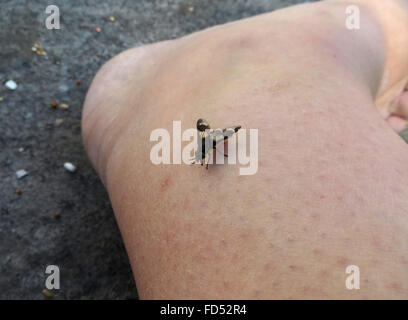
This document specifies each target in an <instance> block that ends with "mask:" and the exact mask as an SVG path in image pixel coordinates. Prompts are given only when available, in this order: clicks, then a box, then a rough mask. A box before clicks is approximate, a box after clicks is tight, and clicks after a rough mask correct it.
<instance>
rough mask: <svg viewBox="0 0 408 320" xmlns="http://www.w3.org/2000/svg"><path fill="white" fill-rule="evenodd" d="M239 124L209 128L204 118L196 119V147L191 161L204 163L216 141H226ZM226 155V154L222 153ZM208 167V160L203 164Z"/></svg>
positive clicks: (237, 128)
mask: <svg viewBox="0 0 408 320" xmlns="http://www.w3.org/2000/svg"><path fill="white" fill-rule="evenodd" d="M239 129H241V126H235V127H232V128H225V129H211V128H210V125H209V123H208V122H207V121H206V120H204V119H198V120H197V132H198V148H197V150H196V152H195V157H194V158H193V162H192V163H200V164H201V165H204V163H205V159H206V157H207V155H209V154H210V152H211V151H212V150H215V148H216V146H217V144H218V143H220V142H221V141H227V140H228V138H229V137H231V136H232V135H233V134H234V133H236V132H237V131H238V130H239ZM224 156H225V157H228V155H227V154H224ZM205 167H206V169H208V161H207V163H206V164H205Z"/></svg>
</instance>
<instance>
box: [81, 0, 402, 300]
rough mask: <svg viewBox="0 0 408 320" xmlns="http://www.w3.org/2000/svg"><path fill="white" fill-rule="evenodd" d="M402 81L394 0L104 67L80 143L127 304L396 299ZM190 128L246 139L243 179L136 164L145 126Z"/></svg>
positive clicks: (222, 29) (325, 6) (335, 5)
mask: <svg viewBox="0 0 408 320" xmlns="http://www.w3.org/2000/svg"><path fill="white" fill-rule="evenodd" d="M348 4H357V5H359V7H360V11H361V29H360V30H358V31H357V30H353V31H351V30H348V29H346V27H345V18H346V15H345V8H346V6H347V5H348ZM407 83H408V3H407V1H406V0H390V1H383V0H354V1H352V2H348V1H323V2H318V3H313V4H305V5H299V6H294V7H290V8H287V9H283V10H278V11H276V12H273V13H269V14H265V15H260V16H257V17H253V18H250V19H246V20H242V21H237V22H233V23H230V24H226V25H222V26H217V27H214V28H210V29H208V30H204V31H201V32H198V33H194V34H192V35H189V36H186V37H183V38H180V39H177V40H172V41H166V42H161V43H156V44H152V45H148V46H143V47H139V48H136V49H131V50H128V51H125V52H124V53H122V54H120V55H118V56H116V57H115V58H113V59H112V60H110V61H109V62H108V63H106V64H105V65H104V66H103V67H102V68H101V70H100V71H99V72H98V74H97V75H96V77H95V79H94V81H93V83H92V85H91V88H90V89H89V92H88V95H87V97H86V101H85V105H84V112H83V138H84V144H85V147H86V150H87V152H88V154H89V157H90V160H91V162H92V164H93V165H94V167H95V168H96V170H97V172H98V174H99V175H100V176H101V179H102V181H103V183H104V185H105V186H106V188H107V190H108V192H109V196H110V199H111V202H112V205H113V209H114V211H115V215H116V218H117V221H118V225H119V227H120V230H121V233H122V235H123V239H124V242H125V245H126V249H127V252H128V255H129V259H130V262H131V265H132V269H133V272H134V276H135V280H136V284H137V289H138V292H139V295H140V297H141V298H145V299H178V298H179V299H190V298H193V299H207V298H208V299H236V298H238V299H287V298H289V299H290V298H292V299H310V298H317V299H368V298H369V299H378V298H386V299H407V298H408V187H407V185H408V170H406V164H407V163H408V146H407V145H406V144H405V142H404V141H403V140H402V139H401V138H400V137H399V136H398V135H397V134H396V132H395V131H399V130H402V128H403V127H404V126H405V123H406V117H407V115H408V93H407V92H404V87H405V86H406V85H407ZM199 118H206V119H207V120H208V121H209V122H210V123H211V125H212V126H213V127H214V128H219V127H222V128H223V127H228V126H232V125H242V127H243V128H247V129H250V128H257V129H258V130H259V169H258V173H257V174H255V175H252V176H240V175H239V174H238V170H239V167H238V166H231V165H210V167H209V169H208V170H205V169H204V168H203V167H201V166H199V165H187V164H181V165H153V164H152V163H151V162H150V158H149V154H150V149H151V147H152V146H153V144H154V143H152V142H150V141H149V136H150V133H151V131H152V130H154V129H156V128H165V129H167V130H169V132H171V128H172V121H173V120H181V121H182V126H183V130H184V129H187V128H192V127H194V126H195V124H196V121H197V119H199ZM348 265H357V266H358V267H359V269H360V289H359V290H348V289H346V286H345V281H346V278H347V276H348V275H347V274H346V272H345V271H346V267H347V266H348Z"/></svg>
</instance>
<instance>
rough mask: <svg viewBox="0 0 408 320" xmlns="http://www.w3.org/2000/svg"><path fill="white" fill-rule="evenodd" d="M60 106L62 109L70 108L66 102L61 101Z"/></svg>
mask: <svg viewBox="0 0 408 320" xmlns="http://www.w3.org/2000/svg"><path fill="white" fill-rule="evenodd" d="M59 107H60V109H62V110H67V109H68V108H69V105H67V104H66V103H61V105H60V106H59Z"/></svg>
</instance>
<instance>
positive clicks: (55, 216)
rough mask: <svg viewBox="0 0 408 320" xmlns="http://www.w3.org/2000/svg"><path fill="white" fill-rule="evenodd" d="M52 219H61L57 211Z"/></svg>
mask: <svg viewBox="0 0 408 320" xmlns="http://www.w3.org/2000/svg"><path fill="white" fill-rule="evenodd" d="M54 218H55V219H57V220H58V219H59V218H61V214H60V213H59V212H58V211H56V212H55V213H54Z"/></svg>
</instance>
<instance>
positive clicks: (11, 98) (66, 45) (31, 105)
mask: <svg viewBox="0 0 408 320" xmlns="http://www.w3.org/2000/svg"><path fill="white" fill-rule="evenodd" d="M301 2H306V1H302V0H298V1H296V0H281V1H279V0H194V1H187V0H172V1H164V0H162V1H158V0H155V1H147V0H146V1H142V0H135V1H131V0H107V1H97V0H81V1H80V0H78V1H73V0H71V1H62V0H61V1H58V0H54V1H52V2H50V1H42V0H37V1H32V0H12V1H11V0H0V9H1V10H0V47H1V50H0V97H1V98H0V130H1V134H0V147H1V152H0V179H1V185H0V288H1V291H0V299H45V298H46V297H45V294H44V293H43V289H44V286H45V279H46V276H47V275H46V274H45V269H46V267H47V266H48V265H57V266H58V267H59V268H60V276H61V284H60V289H59V290H57V291H54V293H53V298H54V299H137V290H136V287H135V284H134V280H133V277H132V273H131V269H130V265H129V262H128V259H127V256H126V252H125V248H124V246H123V243H122V240H121V237H120V233H119V230H118V227H117V225H116V222H115V219H114V215H113V212H112V208H111V206H110V203H109V198H108V195H107V193H106V191H105V189H104V188H103V186H102V184H101V182H100V180H99V178H98V177H97V175H96V173H95V171H94V170H93V169H92V167H91V165H90V163H89V161H88V159H87V157H86V154H85V152H84V149H83V146H82V142H81V132H80V119H81V108H82V103H83V101H84V97H85V94H86V91H87V88H88V86H89V84H90V82H91V80H92V77H93V75H94V74H95V73H96V72H97V70H98V69H99V68H100V66H101V65H102V64H103V63H104V62H105V61H106V60H108V59H109V58H111V57H113V56H114V55H116V54H118V53H119V52H121V51H123V50H125V49H127V48H130V47H135V46H139V45H142V44H146V43H151V42H155V41H159V40H164V39H171V38H176V37H179V36H182V35H185V34H188V33H191V32H193V31H196V30H200V29H204V28H206V27H209V26H213V25H216V24H220V23H225V22H228V21H232V20H237V19H241V18H244V17H249V16H252V15H256V14H259V13H263V12H267V11H271V10H274V9H276V8H280V7H284V6H288V5H291V4H295V3H301ZM51 3H52V4H55V5H57V6H58V7H59V9H60V15H61V29H60V30H48V29H47V28H46V26H45V19H46V17H47V15H46V14H45V8H46V7H47V5H49V4H51ZM111 16H113V17H114V19H112V18H111V19H110V17H111ZM111 20H115V21H111ZM96 28H100V30H99V32H97V31H96V30H97V29H96ZM8 80H13V81H14V82H15V83H16V84H17V88H15V90H11V89H12V87H13V86H14V85H13V83H12V82H9V83H8V87H9V88H7V87H6V85H5V84H6V82H7V81H8ZM78 80H80V84H78V83H77V81H78ZM10 85H11V88H10ZM66 105H68V109H67V106H66ZM61 106H62V108H61ZM67 162H69V163H71V164H72V165H73V166H74V167H75V169H76V170H74V172H70V171H69V170H67V169H66V168H64V164H65V163H67ZM65 167H67V166H65ZM68 167H70V166H68ZM70 168H72V167H70ZM19 170H25V171H27V173H28V175H26V176H25V177H22V178H20V179H17V176H16V172H17V171H19ZM20 173H21V172H20ZM57 212H58V213H57Z"/></svg>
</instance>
